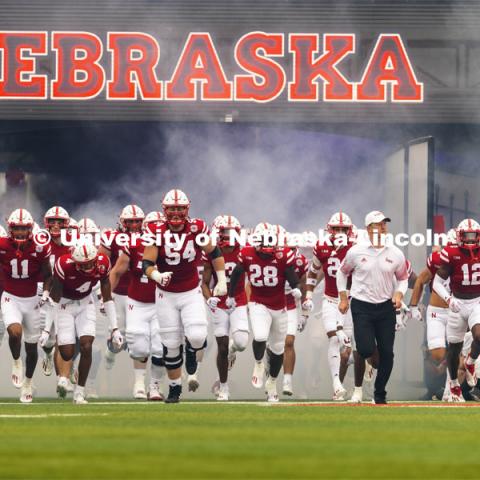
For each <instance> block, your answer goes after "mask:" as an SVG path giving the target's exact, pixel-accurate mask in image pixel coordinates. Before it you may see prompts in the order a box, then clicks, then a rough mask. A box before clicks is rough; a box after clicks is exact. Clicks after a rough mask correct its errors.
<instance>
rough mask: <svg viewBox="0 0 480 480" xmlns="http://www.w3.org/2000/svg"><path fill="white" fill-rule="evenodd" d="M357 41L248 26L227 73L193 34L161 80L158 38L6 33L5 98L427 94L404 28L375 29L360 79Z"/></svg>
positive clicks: (203, 38) (209, 43)
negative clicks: (348, 64)
mask: <svg viewBox="0 0 480 480" xmlns="http://www.w3.org/2000/svg"><path fill="white" fill-rule="evenodd" d="M355 44H356V41H355V35H354V34H351V33H347V34H339V33H325V34H324V35H323V37H322V38H321V37H320V35H318V34H312V33H290V34H284V33H265V32H250V33H247V34H245V35H243V36H242V37H241V38H239V39H238V41H237V42H236V44H235V46H234V47H233V48H232V55H233V57H234V59H235V70H236V72H226V71H225V69H224V67H223V65H222V58H220V56H219V54H218V52H217V49H216V47H215V42H214V40H213V38H212V36H211V35H210V34H209V33H206V32H191V33H190V34H189V35H188V37H187V39H186V41H185V44H184V46H183V49H182V51H181V53H180V55H179V57H178V60H177V62H176V65H174V64H172V65H166V66H165V67H164V66H163V65H162V71H168V72H171V75H170V76H169V77H168V78H164V79H161V78H159V77H158V71H157V67H158V66H159V65H160V64H161V62H162V58H161V42H159V41H158V40H157V39H156V38H154V37H153V36H152V35H149V34H147V33H141V32H107V34H106V37H105V41H102V39H100V37H99V36H98V35H96V34H94V33H90V32H71V31H68V32H67V31H62V32H60V31H54V32H50V33H49V32H41V31H38V32H37V31H28V32H27V31H21V32H20V31H19V32H14V31H0V101H2V100H8V99H28V100H33V99H38V100H42V99H52V100H89V99H92V98H95V97H98V96H103V97H104V98H106V99H107V100H111V101H125V100H137V99H141V100H143V101H195V100H201V101H204V102H211V101H234V102H260V103H262V102H272V101H275V99H276V98H278V97H279V96H280V95H282V96H285V97H286V98H287V99H288V101H290V102H320V101H321V102H387V101H390V102H422V101H423V84H422V83H420V82H419V81H418V80H417V77H416V75H415V72H414V69H413V66H412V64H411V62H410V59H409V57H408V54H407V50H406V48H405V44H404V42H403V41H402V38H401V37H400V35H398V34H394V33H393V34H390V33H384V34H381V35H379V36H378V38H377V39H376V42H375V44H374V45H373V47H372V49H371V51H370V52H369V56H368V58H367V59H362V60H363V61H364V62H365V67H364V69H363V72H362V74H361V76H360V78H357V79H354V78H348V75H347V73H346V72H345V65H344V60H345V59H346V58H348V57H349V56H350V55H354V54H355ZM41 62H47V63H48V64H49V65H51V68H47V69H45V68H44V69H41V68H40V64H41ZM229 63H231V62H229ZM287 64H288V65H290V66H289V67H288V68H287V67H286V65H287ZM45 72H49V73H48V74H45ZM50 72H51V73H50Z"/></svg>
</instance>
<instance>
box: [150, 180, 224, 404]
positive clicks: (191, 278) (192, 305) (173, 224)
mask: <svg viewBox="0 0 480 480" xmlns="http://www.w3.org/2000/svg"><path fill="white" fill-rule="evenodd" d="M162 206H163V212H164V214H165V218H166V221H165V223H162V224H159V225H154V226H153V227H151V228H150V229H149V230H150V232H151V233H152V234H153V235H154V236H155V237H156V238H158V239H160V242H156V244H155V245H152V246H146V247H145V251H144V254H143V262H142V269H143V273H144V274H145V275H147V277H148V278H150V279H151V280H153V281H155V282H156V283H157V284H158V285H157V291H156V308H157V317H158V322H159V326H160V335H161V337H162V343H163V358H164V362H165V366H166V368H167V373H168V378H169V393H168V397H167V399H166V400H165V401H166V402H167V403H177V402H178V401H179V400H180V396H181V393H182V370H181V367H182V365H183V344H184V340H185V368H186V370H187V373H188V374H190V375H191V374H194V373H195V372H196V370H197V352H199V351H201V350H203V349H204V348H205V347H206V340H207V311H206V307H205V301H204V298H203V295H202V290H201V288H200V285H199V279H198V270H197V267H198V265H199V263H200V261H201V257H202V251H203V252H205V253H206V254H207V255H208V256H209V257H210V259H211V260H212V266H213V269H214V271H215V275H216V276H217V284H216V286H215V289H214V291H213V295H214V296H216V297H217V296H222V295H225V294H226V293H227V280H226V276H225V263H224V259H223V256H222V252H221V250H220V249H219V248H218V246H214V245H213V244H212V242H211V239H210V238H209V234H208V227H207V225H206V223H205V222H204V221H203V220H200V219H190V218H189V216H188V212H189V208H190V201H189V199H188V197H187V196H186V195H185V193H184V192H182V191H181V190H178V189H174V190H170V191H169V192H168V193H167V194H166V195H165V197H164V199H163V201H162ZM158 243H161V245H158Z"/></svg>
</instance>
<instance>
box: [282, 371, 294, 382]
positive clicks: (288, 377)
mask: <svg viewBox="0 0 480 480" xmlns="http://www.w3.org/2000/svg"><path fill="white" fill-rule="evenodd" d="M283 381H284V382H291V381H292V374H291V373H284V374H283Z"/></svg>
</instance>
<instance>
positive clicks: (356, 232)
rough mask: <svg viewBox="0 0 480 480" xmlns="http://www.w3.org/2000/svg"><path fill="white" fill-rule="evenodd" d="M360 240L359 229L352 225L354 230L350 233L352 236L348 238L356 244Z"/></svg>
mask: <svg viewBox="0 0 480 480" xmlns="http://www.w3.org/2000/svg"><path fill="white" fill-rule="evenodd" d="M357 238H358V228H357V226H356V225H355V224H353V223H352V230H351V231H350V235H349V236H348V239H349V240H350V241H351V242H353V243H355V242H356V241H357Z"/></svg>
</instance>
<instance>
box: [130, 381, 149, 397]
mask: <svg viewBox="0 0 480 480" xmlns="http://www.w3.org/2000/svg"><path fill="white" fill-rule="evenodd" d="M133 398H135V399H136V400H146V399H147V392H146V391H145V384H144V383H143V381H140V382H136V383H135V385H134V386H133Z"/></svg>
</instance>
